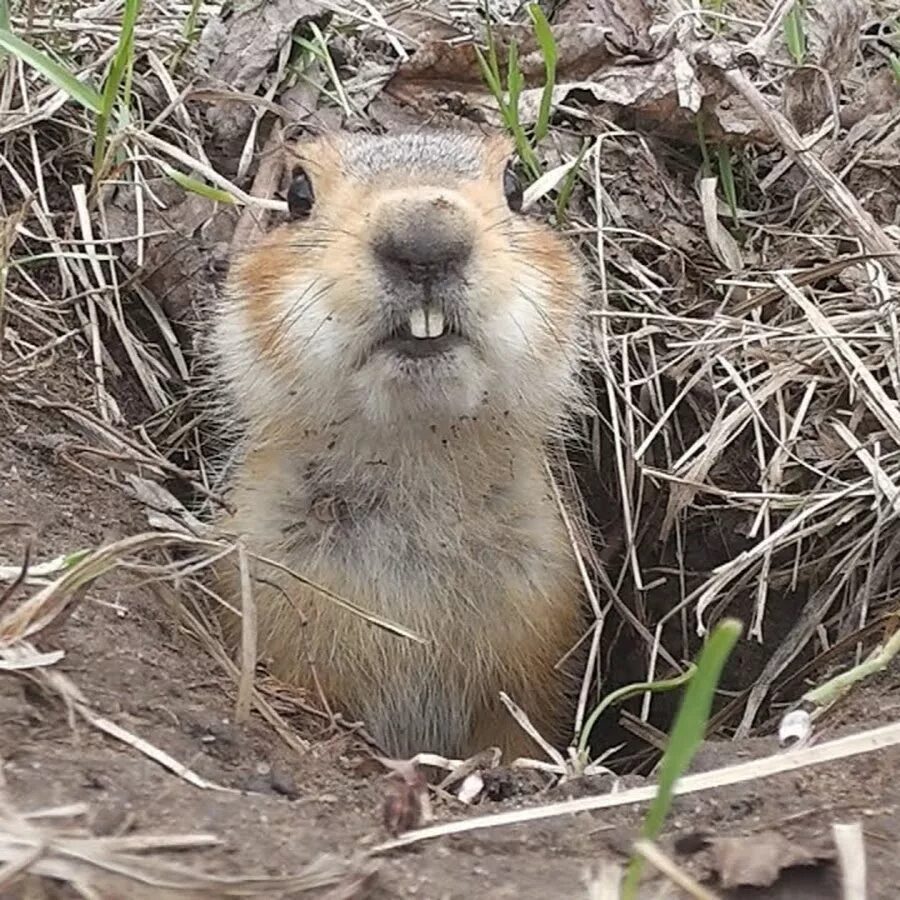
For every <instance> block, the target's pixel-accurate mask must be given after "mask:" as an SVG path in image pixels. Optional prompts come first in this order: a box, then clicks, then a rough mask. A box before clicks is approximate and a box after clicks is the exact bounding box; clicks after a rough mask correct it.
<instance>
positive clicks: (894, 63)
mask: <svg viewBox="0 0 900 900" xmlns="http://www.w3.org/2000/svg"><path fill="white" fill-rule="evenodd" d="M891 70H892V71H893V73H894V78H896V79H897V84H900V56H896V55H895V54H893V53H892V54H891Z"/></svg>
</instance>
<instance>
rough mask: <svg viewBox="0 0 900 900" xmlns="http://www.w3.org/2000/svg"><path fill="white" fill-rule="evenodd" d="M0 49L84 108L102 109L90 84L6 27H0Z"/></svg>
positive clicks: (100, 99) (100, 101)
mask: <svg viewBox="0 0 900 900" xmlns="http://www.w3.org/2000/svg"><path fill="white" fill-rule="evenodd" d="M0 50H5V51H7V52H8V53H12V54H13V55H14V56H18V57H19V59H21V60H22V62H24V63H27V64H28V65H29V66H31V67H32V68H33V69H37V71H38V72H40V73H41V75H43V76H44V77H45V78H46V79H47V80H48V81H52V82H53V83H54V84H55V85H56V86H57V87H58V88H60V90H63V91H65V92H66V93H67V94H68V95H69V96H70V97H71V98H72V99H73V100H77V101H78V102H79V103H80V104H81V105H82V106H83V107H85V108H86V109H89V110H91V111H92V112H95V113H99V112H100V111H101V110H102V109H103V98H102V97H101V95H100V94H99V93H98V92H97V91H96V90H95V89H94V88H93V87H91V85H89V84H87V83H86V82H84V81H79V80H78V79H77V78H76V77H75V76H74V75H73V74H72V73H71V72H70V71H69V70H68V69H66V68H64V67H63V66H61V65H60V64H59V63H58V62H56V60H54V59H51V58H50V57H49V56H47V54H46V53H43V52H42V51H40V50H38V49H37V47H33V46H32V45H31V44H29V43H28V42H27V41H23V40H22V39H21V38H20V37H17V36H16V35H14V34H12V33H11V32H10V31H9V30H8V29H6V28H0Z"/></svg>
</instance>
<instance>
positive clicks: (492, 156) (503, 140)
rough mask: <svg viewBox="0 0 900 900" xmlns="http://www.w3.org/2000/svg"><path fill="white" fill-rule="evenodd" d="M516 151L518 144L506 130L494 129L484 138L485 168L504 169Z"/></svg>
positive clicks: (492, 170) (492, 169)
mask: <svg viewBox="0 0 900 900" xmlns="http://www.w3.org/2000/svg"><path fill="white" fill-rule="evenodd" d="M515 151H516V144H515V142H514V141H513V139H512V138H511V137H510V136H509V135H508V134H507V133H506V132H505V131H492V132H491V133H490V134H488V135H487V136H486V137H485V139H484V158H485V169H486V170H487V171H489V172H498V171H502V170H503V169H505V168H506V164H507V162H509V159H510V157H511V156H512V155H513V154H514V153H515Z"/></svg>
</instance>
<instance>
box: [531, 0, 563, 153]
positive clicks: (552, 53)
mask: <svg viewBox="0 0 900 900" xmlns="http://www.w3.org/2000/svg"><path fill="white" fill-rule="evenodd" d="M528 12H529V14H530V15H531V20H532V22H534V34H535V37H537V41H538V46H539V47H540V48H541V54H542V55H543V57H544V69H545V71H546V79H545V81H544V91H543V93H542V94H541V105H540V107H539V109H538V117H537V123H536V124H535V126H534V141H535V143H536V144H537V143H539V142H540V141H542V140H543V139H544V138H545V137H546V136H547V132H548V131H549V130H550V104H551V103H552V101H553V89H554V87H555V86H556V60H557V55H556V40H555V39H554V37H553V31H552V30H551V28H550V23H549V22H548V21H547V17H546V16H545V15H544V11H543V10H542V9H541V8H540V6H538V5H537V3H532V4H531V5H530V6H529V7H528Z"/></svg>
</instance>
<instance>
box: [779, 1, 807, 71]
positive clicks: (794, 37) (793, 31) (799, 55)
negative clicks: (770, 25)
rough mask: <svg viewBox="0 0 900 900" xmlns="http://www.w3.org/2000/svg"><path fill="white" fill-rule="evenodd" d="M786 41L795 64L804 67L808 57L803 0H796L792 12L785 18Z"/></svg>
mask: <svg viewBox="0 0 900 900" xmlns="http://www.w3.org/2000/svg"><path fill="white" fill-rule="evenodd" d="M784 39H785V42H786V43H787V48H788V51H789V52H790V54H791V56H792V57H793V59H794V62H795V63H796V64H797V65H798V66H799V65H802V64H803V60H804V59H805V57H806V33H805V32H804V30H803V7H802V5H801V0H794V5H793V6H792V7H791V11H790V12H789V13H788V14H787V15H786V16H785V17H784Z"/></svg>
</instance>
